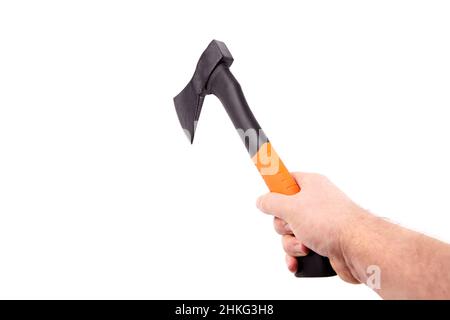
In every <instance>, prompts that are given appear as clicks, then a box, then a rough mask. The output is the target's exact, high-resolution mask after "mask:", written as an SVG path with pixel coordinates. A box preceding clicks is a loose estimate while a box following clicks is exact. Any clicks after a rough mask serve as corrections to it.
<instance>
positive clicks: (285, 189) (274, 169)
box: [252, 142, 336, 277]
mask: <svg viewBox="0 0 450 320" xmlns="http://www.w3.org/2000/svg"><path fill="white" fill-rule="evenodd" d="M252 160H253V162H254V163H255V165H256V167H257V168H258V170H259V173H260V174H261V176H262V177H263V179H264V181H265V182H266V184H267V186H268V187H269V190H270V191H271V192H277V193H282V194H286V195H293V194H296V193H298V192H300V187H299V185H298V184H297V182H295V180H294V178H292V176H291V175H290V173H289V171H288V170H287V169H286V166H285V165H284V163H283V161H281V159H280V157H279V156H278V154H277V153H276V152H275V150H274V149H272V146H271V145H270V142H266V143H264V144H263V145H262V146H261V147H260V148H259V150H258V152H257V153H256V154H255V155H254V156H253V158H252ZM297 264H298V267H297V272H296V273H295V276H296V277H330V276H334V275H336V272H335V271H334V270H333V267H332V266H331V264H330V260H329V259H328V258H327V257H323V256H320V255H318V254H317V253H315V252H313V251H310V252H309V253H308V254H307V255H306V256H304V257H297Z"/></svg>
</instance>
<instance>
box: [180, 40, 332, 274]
mask: <svg viewBox="0 0 450 320" xmlns="http://www.w3.org/2000/svg"><path fill="white" fill-rule="evenodd" d="M232 63H233V57H232V56H231V53H230V51H229V50H228V48H227V47H226V46H225V44H224V43H223V42H220V41H217V40H213V41H212V42H211V43H210V44H209V45H208V47H207V48H206V50H205V51H204V52H203V54H202V55H201V56H200V59H199V61H198V63H197V67H196V69H195V72H194V75H193V76H192V79H191V81H189V83H188V84H187V86H186V87H185V88H184V89H183V90H182V91H181V92H180V93H179V94H178V95H177V96H176V97H175V98H174V103H175V109H176V111H177V114H178V119H179V120H180V123H181V126H182V127H183V129H184V131H185V133H186V135H187V136H188V139H189V141H190V142H191V143H192V142H193V141H194V134H195V128H196V125H197V121H198V119H199V116H200V111H201V109H202V105H203V101H204V99H205V96H206V95H208V94H214V95H215V96H217V97H218V98H219V100H220V101H221V102H222V104H223V106H224V108H225V110H226V111H227V113H228V115H229V117H230V119H231V121H232V122H233V124H234V126H235V128H236V129H237V130H238V133H239V135H240V136H241V138H242V140H243V142H244V144H245V146H246V148H247V150H248V152H249V154H250V156H251V158H252V160H253V162H254V163H255V165H256V167H257V168H258V170H259V172H260V174H261V176H262V178H263V179H264V181H265V183H266V184H267V186H268V187H269V190H270V191H271V192H278V193H282V194H286V195H293V194H296V193H297V192H300V187H299V186H298V185H297V183H296V182H295V180H294V179H293V178H292V176H291V175H290V174H289V171H288V170H287V169H286V167H285V165H284V164H283V162H282V161H281V159H280V158H279V156H278V155H277V153H276V152H275V150H274V149H273V148H272V145H271V144H270V142H269V139H268V138H267V136H266V135H265V134H264V132H263V130H262V129H261V127H260V125H259V124H258V122H257V121H256V119H255V116H254V115H253V113H252V111H251V110H250V107H249V106H248V104H247V101H246V100H245V97H244V94H243V92H242V89H241V86H240V85H239V83H238V81H237V80H236V78H235V77H234V76H233V74H232V73H231V71H230V66H231V64H232ZM297 261H298V270H297V272H296V273H295V275H296V276H297V277H328V276H334V275H336V272H335V271H334V270H333V268H332V267H331V264H330V261H329V259H328V258H327V257H323V256H320V255H318V254H316V253H315V252H313V251H310V252H309V253H308V255H306V256H304V257H298V258H297Z"/></svg>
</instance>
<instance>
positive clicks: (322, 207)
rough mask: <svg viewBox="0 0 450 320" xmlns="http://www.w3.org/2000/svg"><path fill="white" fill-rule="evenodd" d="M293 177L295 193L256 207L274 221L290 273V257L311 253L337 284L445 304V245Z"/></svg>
mask: <svg viewBox="0 0 450 320" xmlns="http://www.w3.org/2000/svg"><path fill="white" fill-rule="evenodd" d="M293 176H294V178H295V179H296V180H297V182H298V183H299V185H300V186H301V188H302V191H301V192H300V193H298V194H296V195H293V196H286V195H281V194H276V193H269V194H267V195H264V196H262V197H260V198H259V199H258V202H257V206H258V207H259V208H260V209H261V210H262V211H263V212H266V213H269V214H272V215H274V216H275V220H274V224H275V230H276V231H277V232H278V233H279V234H281V235H282V238H283V247H284V250H285V251H286V253H287V260H286V261H287V264H288V268H289V269H290V270H291V271H292V272H295V270H296V269H297V262H296V260H295V258H294V257H296V256H302V255H305V254H307V252H308V249H307V248H311V249H312V250H314V251H315V252H317V253H319V254H321V255H324V256H327V257H329V258H330V261H331V264H332V265H333V268H334V269H335V270H336V272H337V273H338V275H339V276H340V277H341V278H342V279H344V280H345V281H347V282H351V283H366V284H367V285H369V286H370V287H371V288H372V289H374V290H375V291H376V292H377V293H378V294H379V295H380V296H381V297H383V298H385V299H450V273H449V272H447V270H450V245H448V244H446V243H443V242H441V241H439V240H436V239H433V238H431V237H428V236H425V235H423V234H420V233H417V232H414V231H411V230H408V229H406V228H403V227H401V226H398V225H396V224H393V223H390V222H388V221H386V220H384V219H382V218H379V217H376V216H374V215H372V214H370V213H369V212H367V211H366V210H364V209H362V208H360V207H359V206H358V205H356V204H355V203H354V202H353V201H351V200H350V199H349V198H348V197H347V196H346V195H345V194H344V193H343V192H341V191H340V190H339V189H338V188H337V187H336V186H334V185H333V184H332V183H331V182H330V181H329V180H328V179H327V178H325V177H323V176H321V175H317V174H307V173H294V174H293Z"/></svg>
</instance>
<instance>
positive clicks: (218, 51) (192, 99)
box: [173, 40, 233, 143]
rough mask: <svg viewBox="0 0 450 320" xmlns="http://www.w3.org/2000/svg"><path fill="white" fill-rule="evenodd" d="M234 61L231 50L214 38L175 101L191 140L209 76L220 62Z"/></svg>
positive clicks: (181, 122)
mask: <svg viewBox="0 0 450 320" xmlns="http://www.w3.org/2000/svg"><path fill="white" fill-rule="evenodd" d="M232 63H233V57H232V56H231V53H230V51H228V48H227V47H226V46H225V44H224V43H223V42H221V41H217V40H213V41H211V43H210V44H209V45H208V47H207V48H206V50H205V51H204V52H203V53H202V55H201V56H200V59H199V60H198V63H197V67H196V68H195V72H194V75H193V76H192V79H191V81H189V83H188V84H187V86H186V87H185V88H184V89H183V91H181V92H180V93H179V94H178V95H177V96H176V97H175V98H173V101H174V103H175V109H176V111H177V114H178V119H179V120H180V124H181V126H182V127H183V129H184V131H185V133H186V135H187V137H188V139H189V141H190V142H191V143H192V142H193V141H194V133H195V128H196V125H197V121H198V118H199V116H200V111H201V110H202V104H203V100H204V98H205V96H206V95H207V94H209V92H208V91H207V89H206V87H207V84H208V80H209V77H210V76H211V74H212V72H213V71H214V69H215V68H216V67H217V66H218V65H219V64H224V65H225V66H227V67H229V66H231V64H232Z"/></svg>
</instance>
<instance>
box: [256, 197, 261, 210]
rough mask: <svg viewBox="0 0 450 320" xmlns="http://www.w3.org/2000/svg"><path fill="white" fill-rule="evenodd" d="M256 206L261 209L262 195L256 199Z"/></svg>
mask: <svg viewBox="0 0 450 320" xmlns="http://www.w3.org/2000/svg"><path fill="white" fill-rule="evenodd" d="M256 207H257V208H258V209H261V197H259V198H258V199H256Z"/></svg>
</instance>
